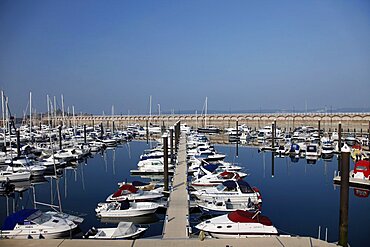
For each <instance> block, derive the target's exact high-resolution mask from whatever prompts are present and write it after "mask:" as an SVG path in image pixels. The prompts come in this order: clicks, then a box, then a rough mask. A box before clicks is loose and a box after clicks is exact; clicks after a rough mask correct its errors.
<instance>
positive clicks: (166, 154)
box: [162, 134, 168, 191]
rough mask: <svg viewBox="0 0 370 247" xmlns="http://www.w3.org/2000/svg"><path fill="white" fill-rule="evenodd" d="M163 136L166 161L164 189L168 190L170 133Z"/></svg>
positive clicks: (164, 158) (164, 159)
mask: <svg viewBox="0 0 370 247" xmlns="http://www.w3.org/2000/svg"><path fill="white" fill-rule="evenodd" d="M162 138H163V161H164V191H168V135H167V134H164V135H163V136H162Z"/></svg>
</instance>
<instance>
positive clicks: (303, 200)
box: [0, 141, 370, 247]
mask: <svg viewBox="0 0 370 247" xmlns="http://www.w3.org/2000/svg"><path fill="white" fill-rule="evenodd" d="M147 148H149V145H147V144H146V142H136V141H134V142H130V143H129V144H125V145H123V146H122V147H119V148H117V149H115V150H106V152H105V153H104V154H96V155H95V156H94V158H91V159H88V160H87V163H82V164H80V165H79V166H77V167H76V168H75V169H73V168H69V169H66V170H65V172H64V175H63V177H62V178H61V179H60V192H61V198H62V206H63V211H65V212H67V213H68V212H69V213H78V214H83V215H84V218H85V221H84V223H83V224H82V225H81V227H80V228H81V230H82V232H86V231H87V230H88V229H89V228H90V227H92V226H95V227H101V226H104V227H112V226H115V225H116V224H114V223H104V222H100V220H99V219H97V218H96V217H95V212H94V209H95V207H96V205H97V203H99V202H103V201H105V199H106V197H107V196H108V195H109V194H111V193H113V192H114V191H115V190H116V189H117V188H118V185H117V183H118V182H121V181H124V180H126V179H127V180H128V181H133V180H142V181H143V179H141V178H138V177H134V178H131V177H130V173H129V170H131V169H135V168H136V167H137V166H136V164H137V162H138V160H139V156H140V155H141V154H142V152H143V150H144V149H147ZM216 149H217V150H218V151H220V152H222V153H225V154H227V158H226V160H228V161H231V162H237V163H239V164H240V165H241V166H243V167H244V169H245V171H248V172H249V173H250V174H251V175H250V176H249V177H247V179H246V180H247V181H248V182H249V183H250V184H251V185H252V186H256V187H258V188H259V189H260V191H261V193H262V197H263V206H262V213H263V214H264V215H266V216H268V217H270V218H271V220H272V222H273V223H274V225H275V226H276V227H277V228H278V229H280V230H282V231H284V232H287V233H290V234H297V235H302V236H312V237H315V238H317V235H318V227H319V226H321V238H322V239H323V238H324V236H325V228H328V241H330V242H334V241H337V240H338V222H339V187H336V188H335V187H334V186H333V182H332V178H333V174H334V170H336V169H337V160H336V157H334V158H333V160H332V161H322V160H318V161H317V162H316V164H307V162H306V160H305V159H299V160H298V162H292V161H291V160H290V158H275V165H274V167H275V169H274V177H272V176H271V174H272V169H271V168H272V167H271V153H258V152H257V149H255V148H249V147H239V156H238V158H235V147H234V146H231V145H230V146H217V145H216ZM351 166H353V164H351ZM144 181H145V180H144ZM50 188H51V185H50V182H47V183H43V184H39V185H36V192H37V199H38V200H39V201H43V202H50V198H51V194H50V190H51V189H50ZM53 191H54V192H55V183H53ZM53 198H54V200H55V201H56V200H57V197H56V194H55V193H54V194H53ZM369 200H370V199H369V197H368V198H359V197H357V196H355V195H354V192H353V189H350V199H349V202H350V208H349V242H350V244H351V246H354V247H356V246H368V245H367V243H368V241H369V236H370V216H369V215H370V201H369ZM6 201H7V200H6V197H3V196H2V197H0V208H1V210H0V222H3V221H4V218H5V217H6V211H7V203H6ZM8 201H9V210H10V211H12V209H13V205H14V206H15V208H16V210H19V209H21V208H22V207H24V208H27V207H28V208H30V207H32V191H31V190H27V191H25V192H23V193H22V197H20V195H19V193H16V196H15V198H14V200H13V198H9V199H8ZM13 201H14V202H15V203H14V204H13ZM163 218H164V215H163V214H157V215H156V217H151V218H139V219H137V222H136V223H143V224H145V223H149V226H150V228H149V230H148V231H147V232H146V233H145V235H144V237H155V236H158V235H160V234H161V233H162V226H163Z"/></svg>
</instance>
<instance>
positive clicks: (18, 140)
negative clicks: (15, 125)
mask: <svg viewBox="0 0 370 247" xmlns="http://www.w3.org/2000/svg"><path fill="white" fill-rule="evenodd" d="M15 133H16V135H17V156H18V157H19V156H21V140H20V133H19V129H17V130H16V131H15Z"/></svg>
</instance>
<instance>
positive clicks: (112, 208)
mask: <svg viewBox="0 0 370 247" xmlns="http://www.w3.org/2000/svg"><path fill="white" fill-rule="evenodd" d="M158 207H159V204H158V203H155V202H129V201H128V200H125V201H123V202H122V203H121V202H108V203H106V202H104V203H99V204H98V206H97V207H96V209H95V212H96V215H97V216H98V217H101V218H104V217H106V218H119V217H135V216H141V215H146V214H152V213H155V211H156V210H157V209H158Z"/></svg>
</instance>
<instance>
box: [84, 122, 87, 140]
mask: <svg viewBox="0 0 370 247" xmlns="http://www.w3.org/2000/svg"><path fill="white" fill-rule="evenodd" d="M84 143H85V144H86V143H87V140H86V124H84Z"/></svg>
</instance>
